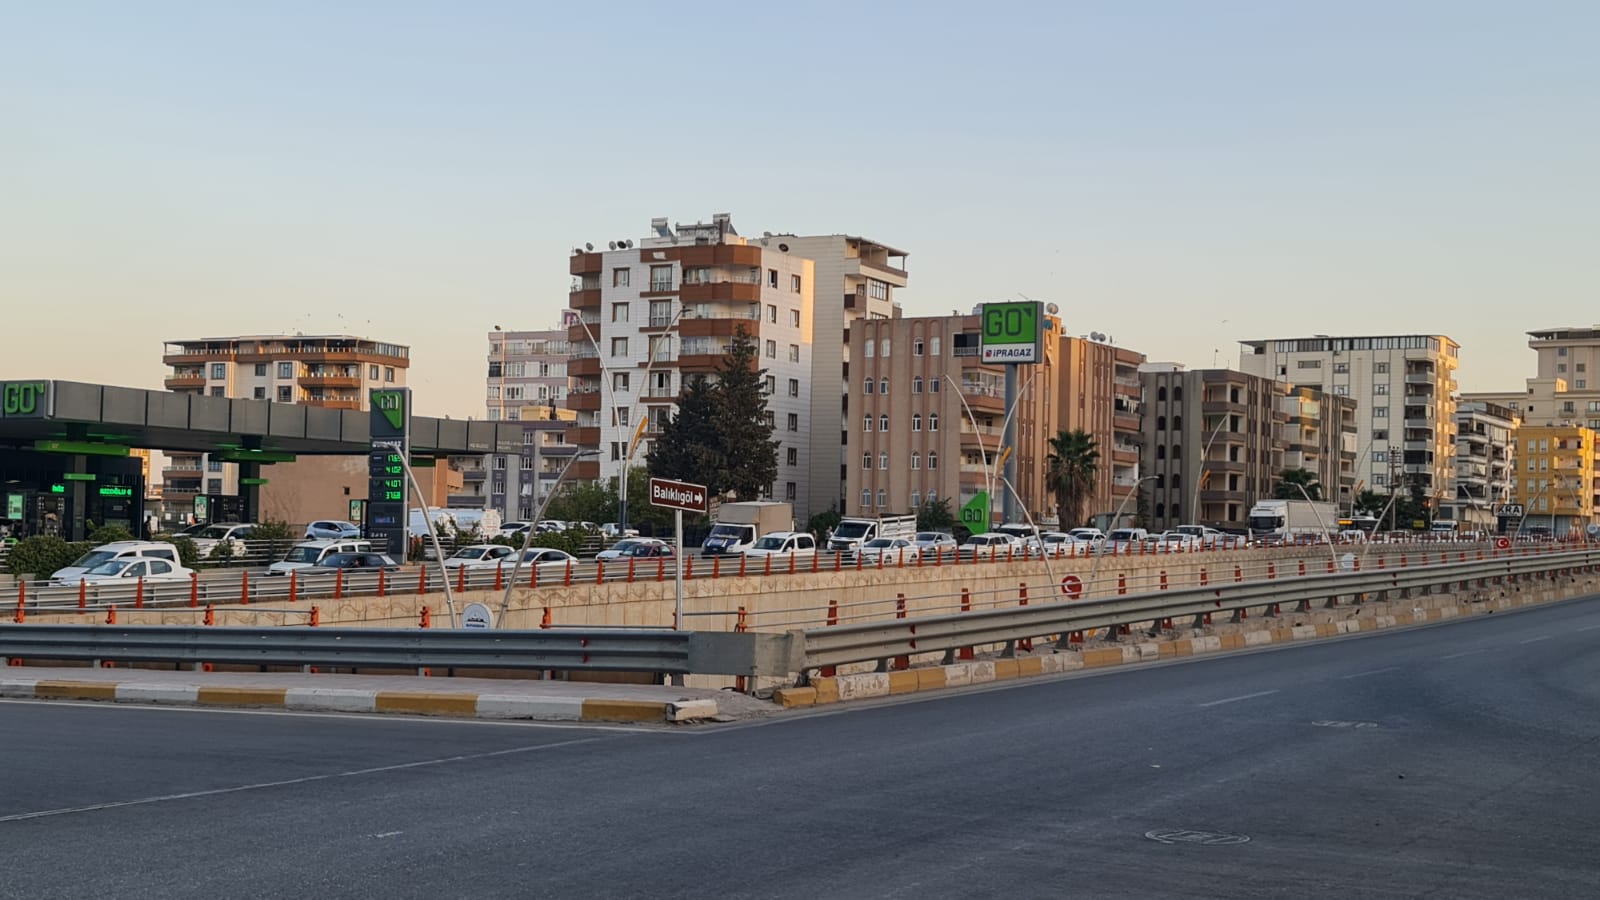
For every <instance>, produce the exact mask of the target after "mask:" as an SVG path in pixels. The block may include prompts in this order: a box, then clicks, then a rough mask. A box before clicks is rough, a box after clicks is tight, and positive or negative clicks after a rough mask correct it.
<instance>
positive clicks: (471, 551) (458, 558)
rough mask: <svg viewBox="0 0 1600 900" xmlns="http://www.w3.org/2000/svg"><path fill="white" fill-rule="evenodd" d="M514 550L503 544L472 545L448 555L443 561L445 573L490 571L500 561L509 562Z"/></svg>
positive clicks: (514, 552)
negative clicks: (474, 570) (472, 570)
mask: <svg viewBox="0 0 1600 900" xmlns="http://www.w3.org/2000/svg"><path fill="white" fill-rule="evenodd" d="M516 552H517V551H516V550H514V549H512V548H511V547H507V546H506V545H505V544H473V545H471V546H470V547H462V548H461V549H460V550H457V551H456V552H454V553H452V554H450V556H448V557H447V558H446V559H445V561H444V568H445V571H447V572H454V571H455V570H457V569H492V568H494V567H495V566H496V565H498V564H499V563H500V561H501V560H509V559H511V557H512V556H514V555H515V554H516Z"/></svg>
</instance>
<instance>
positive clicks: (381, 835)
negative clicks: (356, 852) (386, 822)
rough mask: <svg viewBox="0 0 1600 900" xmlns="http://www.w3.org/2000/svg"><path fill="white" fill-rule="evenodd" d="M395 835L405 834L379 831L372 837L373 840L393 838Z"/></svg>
mask: <svg viewBox="0 0 1600 900" xmlns="http://www.w3.org/2000/svg"><path fill="white" fill-rule="evenodd" d="M397 834H405V832H403V831H380V832H378V833H377V834H375V835H373V837H375V838H390V837H394V836H395V835H397Z"/></svg>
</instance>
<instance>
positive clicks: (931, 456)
mask: <svg viewBox="0 0 1600 900" xmlns="http://www.w3.org/2000/svg"><path fill="white" fill-rule="evenodd" d="M928 468H930V469H937V468H939V454H938V453H937V452H936V451H933V450H929V451H928Z"/></svg>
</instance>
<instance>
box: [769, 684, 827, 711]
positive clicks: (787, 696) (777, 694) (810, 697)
mask: <svg viewBox="0 0 1600 900" xmlns="http://www.w3.org/2000/svg"><path fill="white" fill-rule="evenodd" d="M772 699H773V701H774V702H775V703H777V704H778V705H779V706H781V707H783V708H784V709H794V708H795V707H797V706H814V705H816V702H817V689H816V688H814V687H781V688H777V689H775V690H774V691H773V692H772Z"/></svg>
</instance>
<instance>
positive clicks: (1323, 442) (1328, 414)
mask: <svg viewBox="0 0 1600 900" xmlns="http://www.w3.org/2000/svg"><path fill="white" fill-rule="evenodd" d="M1280 402H1281V403H1282V405H1283V410H1284V413H1285V414H1286V415H1287V416H1288V421H1287V422H1285V423H1284V424H1283V427H1282V434H1281V436H1282V438H1283V468H1284V469H1304V470H1305V471H1307V472H1310V473H1311V474H1312V475H1314V476H1316V479H1317V484H1319V485H1321V486H1322V499H1324V500H1331V501H1333V502H1335V503H1337V504H1338V507H1339V511H1340V512H1341V513H1350V512H1352V510H1353V507H1354V503H1355V499H1356V484H1357V479H1356V452H1357V450H1358V447H1357V443H1356V442H1357V441H1358V440H1359V437H1358V435H1359V429H1358V428H1357V426H1356V402H1355V400H1354V399H1352V398H1350V397H1339V396H1335V395H1333V394H1325V393H1323V392H1322V391H1318V390H1313V389H1311V388H1306V387H1291V388H1290V389H1289V392H1288V396H1286V397H1284V398H1283V400H1281V401H1280Z"/></svg>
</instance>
